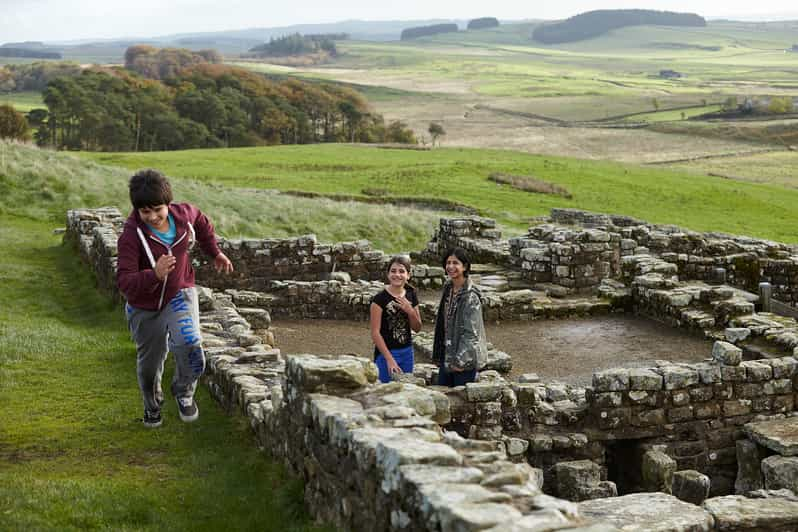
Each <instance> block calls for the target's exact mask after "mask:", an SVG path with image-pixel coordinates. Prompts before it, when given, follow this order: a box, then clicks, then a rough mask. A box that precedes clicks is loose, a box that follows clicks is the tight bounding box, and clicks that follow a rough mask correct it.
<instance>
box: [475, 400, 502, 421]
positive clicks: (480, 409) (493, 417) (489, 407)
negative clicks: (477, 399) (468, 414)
mask: <svg viewBox="0 0 798 532" xmlns="http://www.w3.org/2000/svg"><path fill="white" fill-rule="evenodd" d="M474 410H475V412H474V423H475V424H477V425H500V424H501V421H502V419H501V418H502V405H501V403H499V402H495V401H489V402H486V403H477V405H476V406H475V408H474Z"/></svg>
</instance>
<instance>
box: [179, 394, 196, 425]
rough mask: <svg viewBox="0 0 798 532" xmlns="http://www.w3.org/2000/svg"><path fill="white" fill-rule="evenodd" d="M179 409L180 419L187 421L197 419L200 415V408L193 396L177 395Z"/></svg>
mask: <svg viewBox="0 0 798 532" xmlns="http://www.w3.org/2000/svg"><path fill="white" fill-rule="evenodd" d="M176 399H177V411H178V412H179V413H180V419H181V420H183V421H185V422H186V423H190V422H192V421H195V420H196V419H197V418H198V417H199V408H197V403H196V401H194V398H193V397H177V398H176Z"/></svg>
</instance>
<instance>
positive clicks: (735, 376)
mask: <svg viewBox="0 0 798 532" xmlns="http://www.w3.org/2000/svg"><path fill="white" fill-rule="evenodd" d="M720 374H721V378H722V379H723V381H724V382H743V381H744V380H745V368H741V367H740V366H721V367H720Z"/></svg>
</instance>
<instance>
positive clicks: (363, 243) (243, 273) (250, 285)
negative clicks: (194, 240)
mask: <svg viewBox="0 0 798 532" xmlns="http://www.w3.org/2000/svg"><path fill="white" fill-rule="evenodd" d="M219 247H220V248H221V249H222V251H223V252H224V253H225V255H227V256H228V257H229V258H230V260H231V261H233V264H235V267H236V271H235V273H234V274H233V275H232V276H227V275H220V274H217V273H216V272H215V271H214V269H213V263H212V262H210V261H208V260H207V258H206V257H204V256H199V254H198V257H197V258H198V265H197V280H198V282H201V283H202V284H204V285H206V286H208V287H210V288H215V289H218V288H236V289H239V290H257V291H264V289H265V288H266V286H268V284H269V282H271V281H284V280H298V281H320V280H325V279H329V278H330V277H331V276H332V275H334V273H335V272H338V273H340V272H343V273H345V274H346V275H347V276H348V277H349V278H351V279H364V280H378V279H383V278H384V277H385V260H386V257H385V255H384V254H383V252H382V251H378V250H373V249H372V248H371V244H369V242H368V240H358V241H354V242H339V243H337V244H319V243H318V242H317V241H316V236H315V235H306V236H301V237H298V238H284V239H275V238H266V239H242V240H226V239H220V240H219Z"/></svg>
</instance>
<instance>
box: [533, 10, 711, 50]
mask: <svg viewBox="0 0 798 532" xmlns="http://www.w3.org/2000/svg"><path fill="white" fill-rule="evenodd" d="M643 25H654V26H698V27H702V26H706V25H707V22H706V20H704V18H703V17H701V16H699V15H696V14H695V13H674V12H672V11H652V10H649V9H600V10H597V11H588V12H586V13H581V14H579V15H576V16H573V17H571V18H569V19H566V20H564V21H563V22H558V23H555V24H544V25H543V26H539V27H537V28H535V31H533V32H532V38H533V39H535V40H536V41H539V42H542V43H545V44H558V43H564V42H574V41H582V40H585V39H591V38H593V37H598V36H599V35H603V34H604V33H607V32H608V31H611V30H614V29H618V28H623V27H625V26H643Z"/></svg>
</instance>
